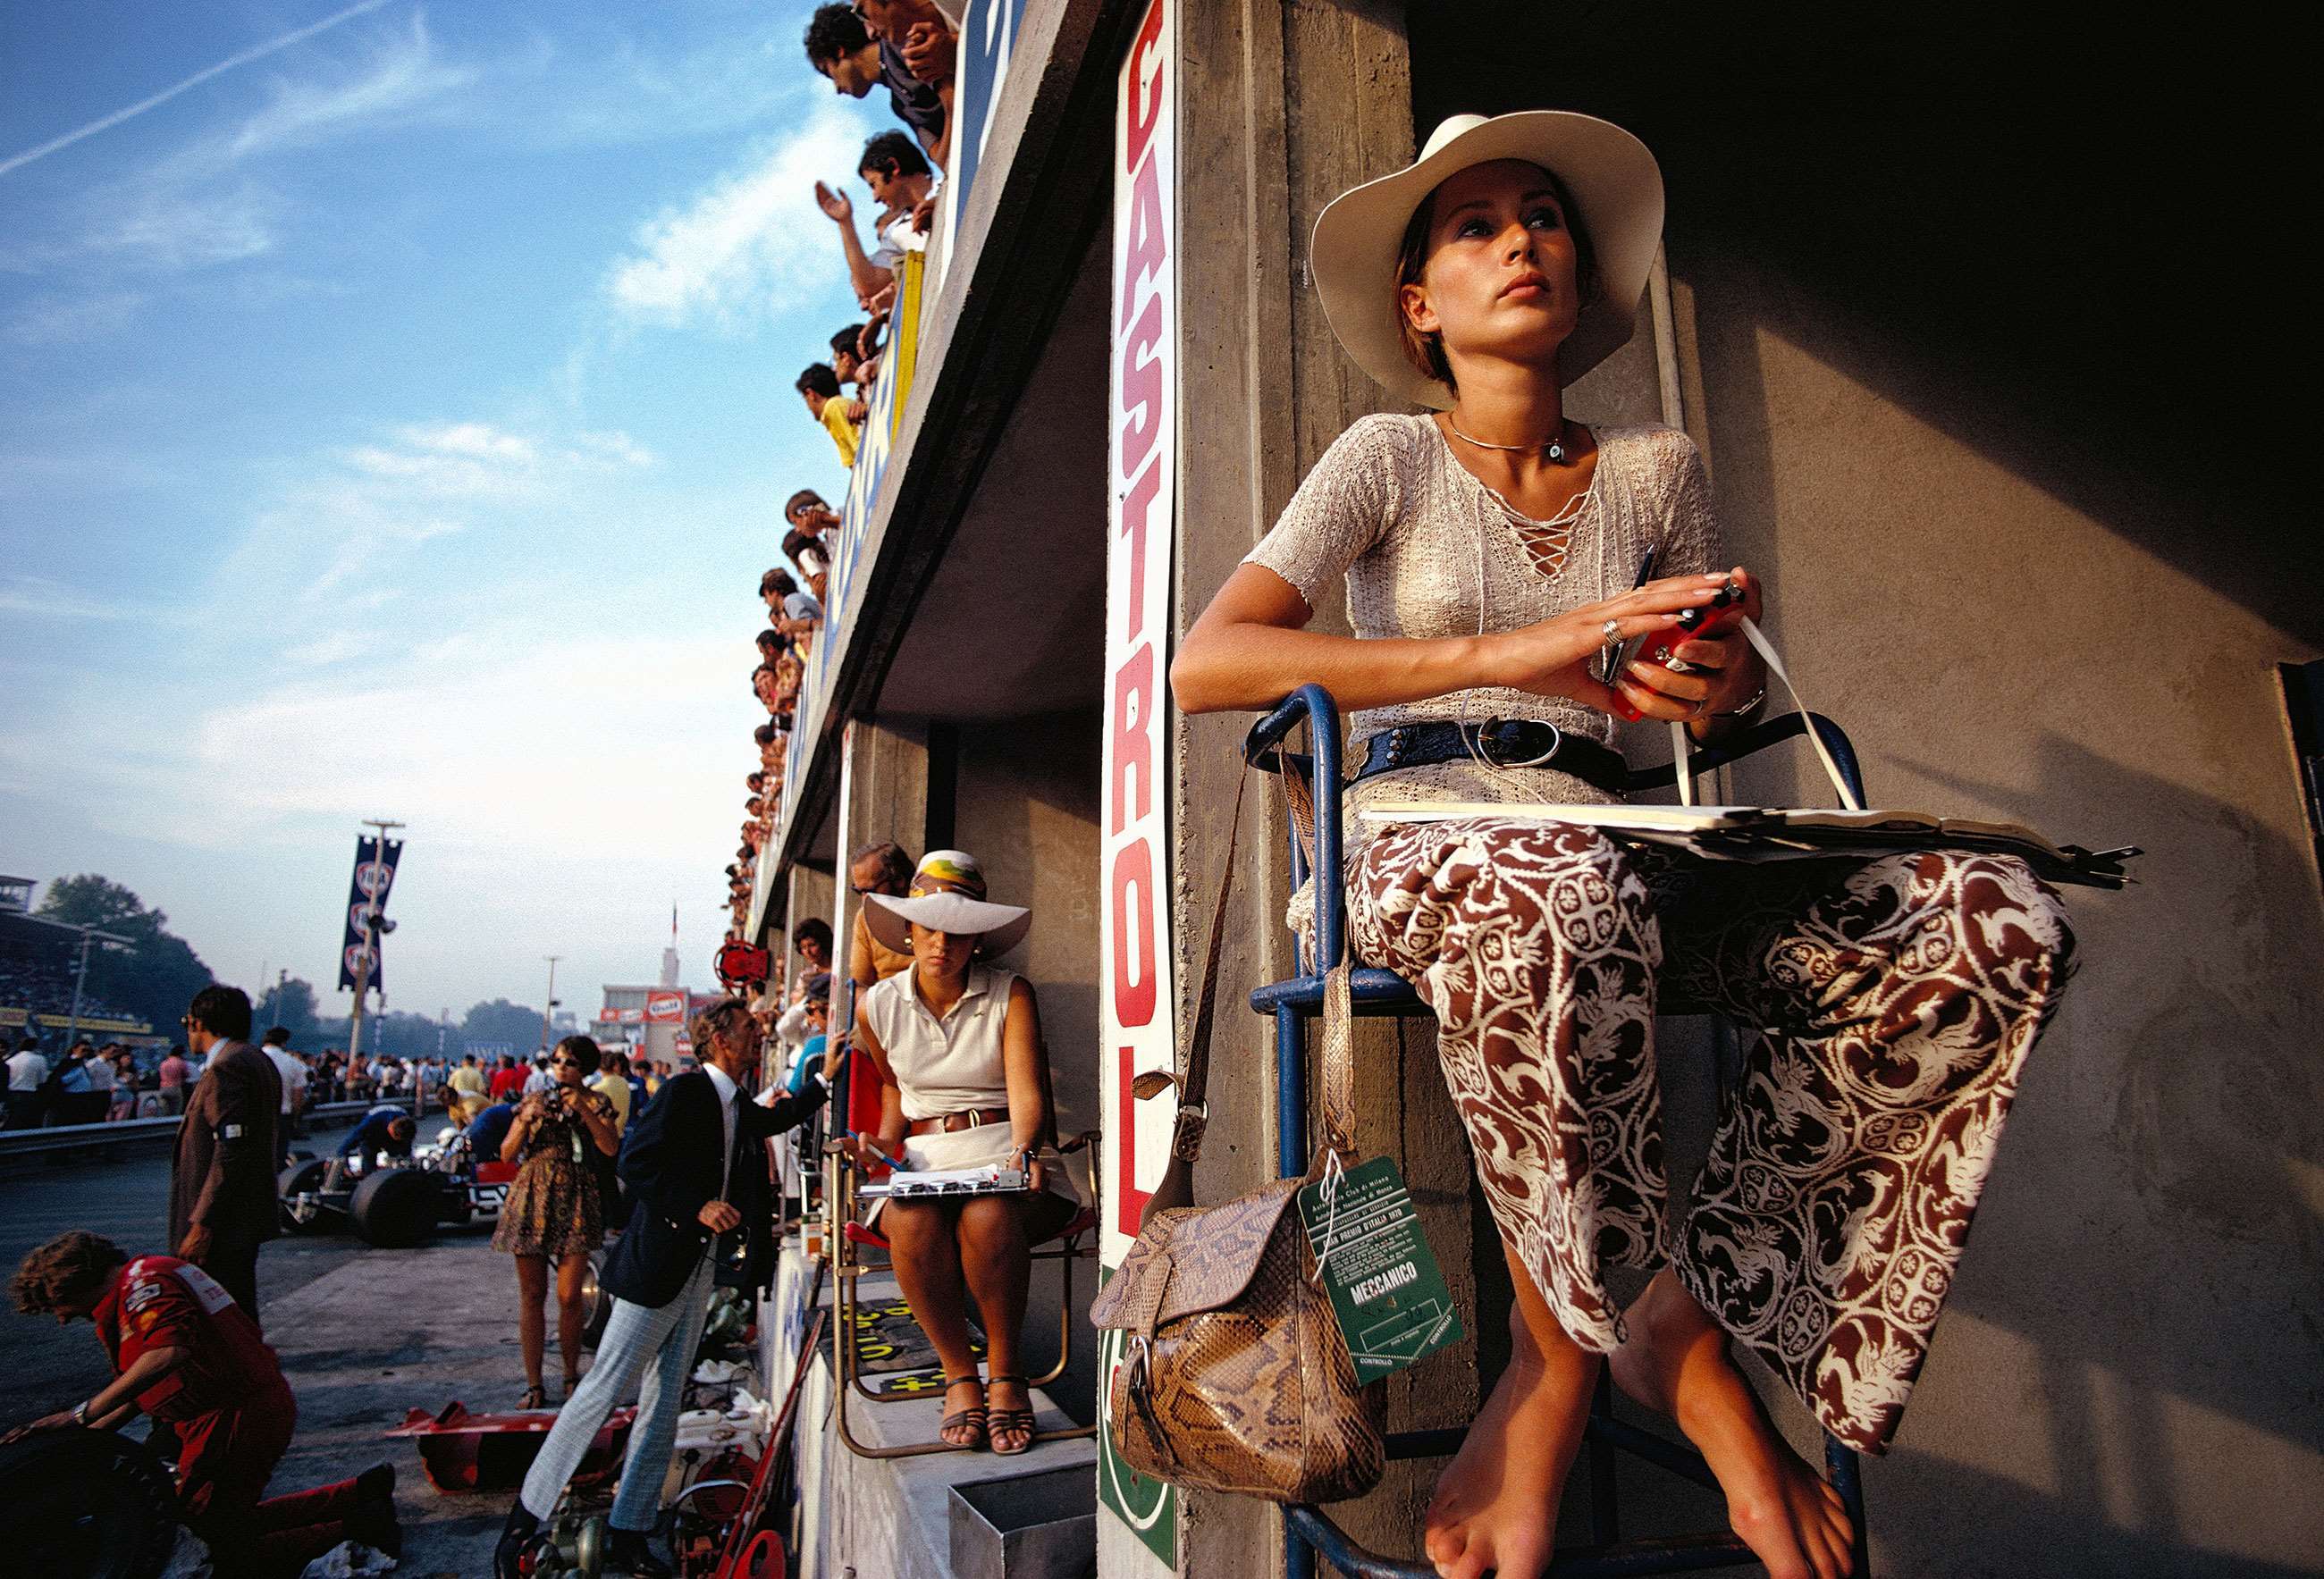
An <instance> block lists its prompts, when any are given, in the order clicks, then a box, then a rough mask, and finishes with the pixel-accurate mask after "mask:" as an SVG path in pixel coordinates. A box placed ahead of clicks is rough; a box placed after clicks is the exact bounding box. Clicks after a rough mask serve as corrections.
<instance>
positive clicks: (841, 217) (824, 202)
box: [815, 181, 855, 225]
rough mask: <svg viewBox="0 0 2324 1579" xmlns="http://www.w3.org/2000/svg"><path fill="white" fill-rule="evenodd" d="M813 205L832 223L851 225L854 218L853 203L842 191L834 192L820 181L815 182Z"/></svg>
mask: <svg viewBox="0 0 2324 1579" xmlns="http://www.w3.org/2000/svg"><path fill="white" fill-rule="evenodd" d="M815 206H816V207H818V208H820V209H822V210H823V212H824V216H825V218H827V219H829V220H830V221H831V222H832V223H833V224H834V225H851V224H853V223H854V220H855V205H854V204H853V203H852V202H850V201H848V197H847V194H846V193H844V192H835V191H833V190H832V189H831V188H829V187H827V186H825V185H824V184H823V183H822V182H821V181H817V182H816V184H815Z"/></svg>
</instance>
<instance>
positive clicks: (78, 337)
mask: <svg viewBox="0 0 2324 1579" xmlns="http://www.w3.org/2000/svg"><path fill="white" fill-rule="evenodd" d="M144 305H145V297H144V294H143V292H142V291H134V290H101V291H97V292H94V293H92V294H90V295H88V296H82V297H72V296H63V295H55V294H51V295H43V296H36V297H34V298H32V299H31V300H30V301H27V302H26V303H24V305H23V306H22V307H21V308H18V309H17V310H16V313H15V315H14V317H11V318H10V319H9V320H8V338H9V339H11V340H13V341H14V342H15V343H16V344H19V345H77V344H81V343H82V342H84V341H88V340H96V339H100V338H102V337H103V336H105V335H110V334H113V333H115V332H116V331H118V330H120V329H122V328H123V327H124V326H127V324H128V322H129V320H130V319H131V318H133V317H135V316H136V314H137V309H138V308H141V307H143V306H144Z"/></svg>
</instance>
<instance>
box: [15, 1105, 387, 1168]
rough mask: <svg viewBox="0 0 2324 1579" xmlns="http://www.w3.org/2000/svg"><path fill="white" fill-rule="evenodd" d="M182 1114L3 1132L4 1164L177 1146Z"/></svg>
mask: <svg viewBox="0 0 2324 1579" xmlns="http://www.w3.org/2000/svg"><path fill="white" fill-rule="evenodd" d="M385 1105H390V1106H398V1107H409V1106H411V1100H410V1097H403V1098H401V1099H398V1098H395V1097H388V1098H386V1099H385ZM378 1106H383V1104H382V1103H380V1102H324V1103H319V1104H318V1105H317V1106H313V1107H309V1109H307V1111H306V1112H305V1113H304V1114H302V1115H300V1116H301V1117H302V1118H304V1119H305V1120H306V1121H307V1122H308V1123H309V1124H317V1123H322V1124H327V1123H331V1122H333V1121H336V1120H345V1119H355V1118H361V1117H362V1116H363V1115H364V1114H366V1113H369V1112H370V1111H371V1110H372V1109H373V1108H374V1107H378ZM182 1116H183V1115H180V1114H175V1113H164V1114H161V1115H157V1116H155V1117H152V1118H124V1119H119V1120H115V1121H113V1122H110V1123H104V1124H60V1125H51V1126H49V1127H48V1128H46V1129H11V1130H0V1161H8V1160H11V1159H14V1158H17V1157H34V1156H44V1155H64V1154H69V1153H73V1152H114V1151H116V1150H126V1149H127V1148H130V1147H133V1146H136V1147H143V1146H150V1145H153V1144H155V1143H174V1142H175V1141H176V1139H177V1135H178V1124H179V1121H180V1118H181V1117H182Z"/></svg>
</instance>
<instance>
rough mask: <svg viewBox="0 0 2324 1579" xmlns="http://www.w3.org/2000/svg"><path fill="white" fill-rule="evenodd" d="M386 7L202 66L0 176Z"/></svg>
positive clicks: (371, 6) (344, 14)
mask: <svg viewBox="0 0 2324 1579" xmlns="http://www.w3.org/2000/svg"><path fill="white" fill-rule="evenodd" d="M387 3H388V0H361V4H359V5H350V6H348V7H347V8H346V10H345V11H341V12H338V13H337V14H333V15H330V16H327V17H325V18H323V20H322V21H320V22H316V23H308V24H307V25H306V26H305V27H302V28H300V29H298V30H296V31H295V32H286V33H284V34H283V35H282V36H281V38H279V39H270V40H269V41H266V42H265V43H263V44H259V45H257V46H256V47H254V48H252V49H247V50H243V51H242V53H240V54H239V55H230V56H228V57H227V58H226V59H225V60H220V61H219V62H218V63H217V65H215V66H205V67H203V68H202V69H200V70H199V71H197V72H195V73H194V74H193V75H192V76H191V77H189V78H186V79H185V80H184V81H183V82H180V83H177V84H174V85H173V86H171V87H165V88H163V89H162V90H161V92H159V93H157V94H155V95H154V96H152V97H151V98H142V99H139V100H138V101H137V102H136V103H135V104H134V105H131V106H128V107H127V108H126V109H119V110H115V111H114V112H113V113H112V114H111V115H103V116H100V117H98V118H97V119H96V120H94V121H91V122H90V123H89V124H88V125H86V126H82V127H80V128H78V129H77V130H75V131H71V132H68V133H65V134H64V135H63V136H61V137H58V138H53V139H51V141H49V142H43V143H42V144H41V145H40V146H39V147H38V148H28V149H26V150H25V151H23V152H22V153H18V154H14V155H11V156H10V157H9V158H6V159H0V176H5V175H6V174H8V173H9V172H10V171H11V170H17V169H20V168H22V167H23V166H24V165H28V164H30V163H32V161H34V160H36V159H44V158H46V157H47V156H48V155H50V154H51V153H54V152H55V151H57V150H58V149H60V148H69V147H71V146H72V145H73V144H74V143H76V142H79V141H80V140H81V139H82V138H84V137H94V136H96V135H97V133H99V132H103V131H106V130H108V129H110V128H112V127H115V126H118V125H119V124H121V123H122V122H124V121H126V120H128V119H130V118H131V117H132V116H135V115H143V114H144V113H145V112H146V111H147V110H150V109H152V107H153V106H156V105H161V104H167V103H169V102H170V100H171V99H173V98H175V97H177V96H179V95H180V94H181V93H183V92H185V91H186V90H187V89H188V88H189V87H200V86H201V85H202V84H203V83H205V82H208V80H209V79H210V78H213V77H216V76H217V75H219V74H220V73H222V72H226V71H231V70H233V69H235V67H237V66H247V65H249V64H250V63H251V62H252V61H253V60H264V59H265V58H266V57H267V56H269V55H272V54H273V53H274V52H275V51H276V50H287V49H289V48H290V47H291V45H292V44H295V43H297V42H299V41H300V40H302V39H311V38H313V37H314V36H315V35H316V34H317V33H318V32H327V30H329V29H331V28H335V27H337V26H338V25H339V23H343V22H345V21H346V20H347V19H348V18H350V17H355V16H361V15H362V14H364V12H366V11H377V10H378V9H379V8H380V7H381V6H383V5H386V4H387Z"/></svg>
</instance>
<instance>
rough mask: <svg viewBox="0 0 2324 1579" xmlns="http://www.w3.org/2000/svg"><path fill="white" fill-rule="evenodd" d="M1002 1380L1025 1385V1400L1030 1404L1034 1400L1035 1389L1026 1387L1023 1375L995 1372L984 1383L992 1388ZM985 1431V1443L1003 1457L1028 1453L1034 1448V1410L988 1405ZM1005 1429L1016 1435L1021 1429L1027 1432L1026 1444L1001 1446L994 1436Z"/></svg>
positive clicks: (988, 1393) (989, 1394) (988, 1394)
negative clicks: (995, 1407) (991, 1406)
mask: <svg viewBox="0 0 2324 1579" xmlns="http://www.w3.org/2000/svg"><path fill="white" fill-rule="evenodd" d="M1000 1382H1015V1383H1016V1384H1017V1385H1018V1386H1019V1387H1024V1388H1025V1401H1026V1403H1027V1404H1028V1405H1030V1404H1031V1402H1032V1401H1033V1390H1032V1389H1031V1388H1029V1387H1025V1379H1024V1378H1023V1377H1022V1376H1003V1375H1001V1374H999V1373H997V1372H996V1373H995V1374H993V1375H991V1376H988V1377H986V1378H985V1379H984V1385H985V1386H986V1387H987V1388H988V1389H990V1388H991V1387H992V1386H994V1385H996V1384H997V1383H1000ZM986 1397H987V1398H990V1397H991V1393H990V1392H989V1391H988V1392H987V1394H986ZM984 1431H985V1436H984V1440H985V1445H986V1446H989V1447H991V1449H992V1451H993V1452H995V1453H997V1454H999V1455H1001V1457H1003V1458H1014V1457H1016V1456H1017V1455H1019V1454H1020V1453H1028V1452H1030V1451H1031V1450H1032V1446H1033V1411H1032V1409H1030V1408H1026V1409H993V1408H990V1407H988V1408H987V1409H986V1411H985V1427H984ZM1003 1431H1007V1432H1009V1433H1010V1434H1011V1435H1014V1434H1015V1433H1017V1432H1019V1431H1022V1432H1023V1433H1024V1434H1025V1441H1024V1445H1023V1446H1019V1447H1003V1446H1001V1445H1000V1444H999V1443H998V1442H997V1441H995V1440H994V1438H995V1437H998V1436H1000V1434H1001V1432H1003Z"/></svg>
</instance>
